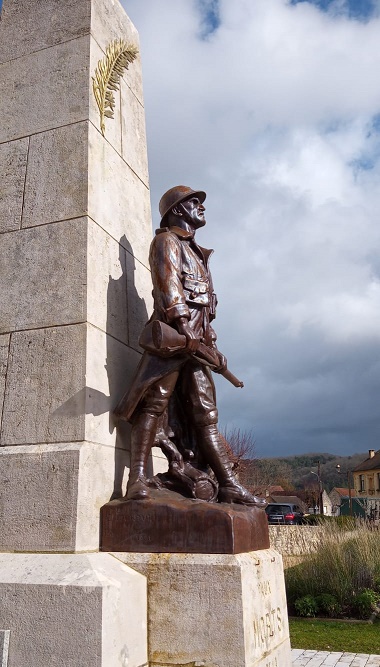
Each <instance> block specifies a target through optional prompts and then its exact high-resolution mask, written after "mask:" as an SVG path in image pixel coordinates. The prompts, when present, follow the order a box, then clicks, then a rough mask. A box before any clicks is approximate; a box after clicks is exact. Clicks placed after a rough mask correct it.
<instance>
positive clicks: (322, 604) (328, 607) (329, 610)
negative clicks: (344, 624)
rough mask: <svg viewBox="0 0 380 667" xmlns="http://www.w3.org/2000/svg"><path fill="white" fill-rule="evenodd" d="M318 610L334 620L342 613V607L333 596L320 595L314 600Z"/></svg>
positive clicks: (328, 594)
mask: <svg viewBox="0 0 380 667" xmlns="http://www.w3.org/2000/svg"><path fill="white" fill-rule="evenodd" d="M316 600H317V605H318V608H319V610H320V611H321V612H322V614H324V615H325V616H328V617H329V618H336V617H337V616H340V614H341V613H342V607H341V606H340V604H339V602H338V600H337V599H336V597H335V596H334V595H331V594H330V593H322V594H321V595H318V597H317V598H316Z"/></svg>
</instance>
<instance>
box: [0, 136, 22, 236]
mask: <svg viewBox="0 0 380 667" xmlns="http://www.w3.org/2000/svg"><path fill="white" fill-rule="evenodd" d="M28 146H29V140H28V139H19V140H18V141H11V142H9V143H5V144H0V173H1V183H0V233H1V232H10V231H13V230H14V229H19V228H20V227H21V215H22V204H23V197H24V185H25V173H26V162H27V156H28Z"/></svg>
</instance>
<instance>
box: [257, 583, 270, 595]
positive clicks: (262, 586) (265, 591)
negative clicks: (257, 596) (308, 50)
mask: <svg viewBox="0 0 380 667" xmlns="http://www.w3.org/2000/svg"><path fill="white" fill-rule="evenodd" d="M258 589H259V592H260V593H261V595H271V593H272V589H271V587H270V581H269V580H266V581H259V585H258Z"/></svg>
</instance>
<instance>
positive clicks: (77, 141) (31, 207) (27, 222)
mask: <svg viewBox="0 0 380 667" xmlns="http://www.w3.org/2000/svg"><path fill="white" fill-rule="evenodd" d="M87 137H88V122H84V123H76V124H74V125H67V126H65V127H59V128H57V129H54V130H50V131H48V132H41V133H40V134H37V135H35V136H32V137H31V138H30V148H29V156H28V172H27V178H26V183H25V199H24V211H23V216H22V226H23V227H31V226H33V225H42V224H45V223H47V222H55V221H58V220H67V219H69V218H79V217H80V216H84V215H86V213H87V197H88V185H87V169H88V149H87Z"/></svg>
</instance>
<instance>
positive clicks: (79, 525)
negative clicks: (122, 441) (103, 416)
mask: <svg viewBox="0 0 380 667" xmlns="http://www.w3.org/2000/svg"><path fill="white" fill-rule="evenodd" d="M0 461H1V465H0V551H45V552H57V551H61V552H72V551H84V550H96V549H98V547H99V512H100V507H101V506H102V505H103V504H104V503H105V502H107V500H109V498H110V496H111V493H112V489H113V485H114V477H115V450H114V448H113V447H105V446H104V445H99V444H96V443H93V442H82V443H80V442H77V443H58V444H54V445H47V444H45V445H26V446H22V445H21V446H18V447H1V448H0Z"/></svg>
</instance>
